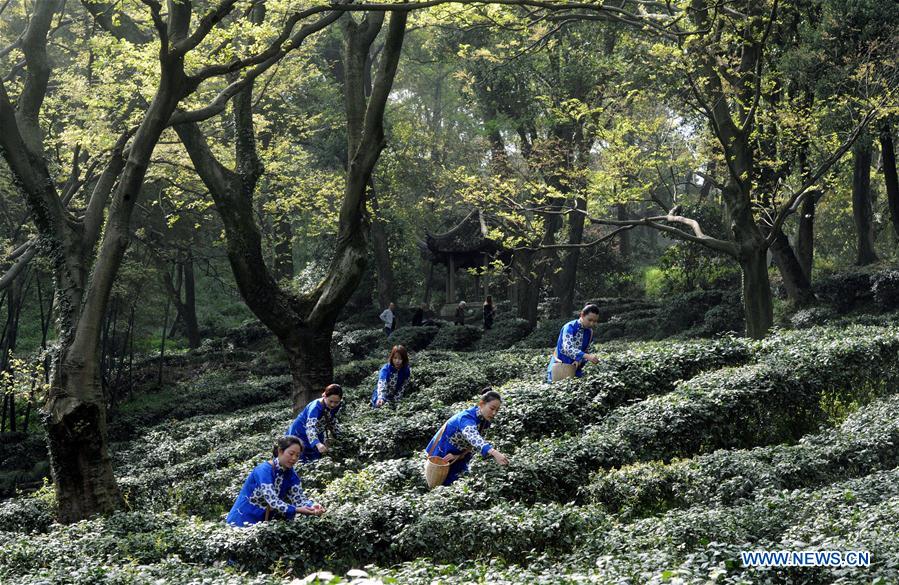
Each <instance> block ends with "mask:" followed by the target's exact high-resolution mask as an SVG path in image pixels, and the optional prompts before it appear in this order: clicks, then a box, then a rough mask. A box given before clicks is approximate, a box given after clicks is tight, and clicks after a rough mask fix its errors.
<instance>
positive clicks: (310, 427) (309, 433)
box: [306, 416, 318, 445]
mask: <svg viewBox="0 0 899 585" xmlns="http://www.w3.org/2000/svg"><path fill="white" fill-rule="evenodd" d="M306 439H307V440H308V441H309V444H310V445H314V444H316V443H318V419H317V418H312V417H311V416H310V417H309V418H307V419H306Z"/></svg>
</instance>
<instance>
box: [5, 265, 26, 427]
mask: <svg viewBox="0 0 899 585" xmlns="http://www.w3.org/2000/svg"><path fill="white" fill-rule="evenodd" d="M28 276H29V273H28V271H27V270H26V271H24V272H22V273H20V274H19V275H18V276H17V277H16V278H15V279H13V282H12V283H11V284H10V285H9V287H8V288H7V289H6V323H5V325H4V327H3V341H2V342H0V372H6V371H8V370H9V369H10V367H9V366H10V361H9V360H10V357H12V356H11V354H12V352H14V351H15V349H16V341H17V339H18V335H19V315H20V314H21V312H22V297H23V296H24V290H25V281H26V279H27V278H28ZM3 400H4V402H3V418H2V421H0V422H2V424H0V431H5V430H6V419H7V418H8V419H9V430H10V431H12V432H16V395H15V394H14V393H13V392H9V393H4V394H3Z"/></svg>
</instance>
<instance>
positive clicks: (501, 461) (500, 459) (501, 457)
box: [487, 449, 509, 465]
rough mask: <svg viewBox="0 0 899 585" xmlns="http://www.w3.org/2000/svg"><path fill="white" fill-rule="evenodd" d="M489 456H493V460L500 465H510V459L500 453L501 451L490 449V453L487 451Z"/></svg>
mask: <svg viewBox="0 0 899 585" xmlns="http://www.w3.org/2000/svg"><path fill="white" fill-rule="evenodd" d="M487 454H488V455H493V458H494V459H496V462H497V463H499V464H500V465H508V464H509V458H508V457H506V456H505V455H503V454H502V453H500V452H499V451H497V450H496V449H490V450H489V451H487Z"/></svg>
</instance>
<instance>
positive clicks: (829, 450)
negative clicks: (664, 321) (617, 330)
mask: <svg viewBox="0 0 899 585" xmlns="http://www.w3.org/2000/svg"><path fill="white" fill-rule="evenodd" d="M646 308H647V307H638V308H636V309H635V310H645V309H646ZM705 315H706V316H707V315H708V311H707V312H705ZM878 317H879V318H880V320H881V321H883V320H884V318H883V316H878ZM703 319H705V317H703ZM853 320H854V321H856V322H854V323H853V322H849V321H847V322H846V323H843V324H841V325H835V324H830V325H827V326H824V327H821V326H814V327H811V328H808V329H802V330H797V331H776V332H774V334H773V335H772V336H770V337H769V338H767V339H765V340H763V341H760V342H754V341H748V340H745V339H741V338H736V337H719V338H713V339H707V340H698V341H664V342H650V343H614V344H597V346H596V347H595V351H596V352H597V353H598V354H599V355H600V357H601V360H600V363H599V364H597V365H595V366H593V365H591V366H589V367H588V368H587V370H586V374H585V376H584V377H583V378H580V379H575V380H568V381H565V382H561V383H557V384H553V385H548V384H545V383H544V382H543V377H544V375H545V368H546V364H547V360H548V359H549V351H550V350H549V348H550V347H551V345H552V342H553V341H554V340H555V336H556V335H557V334H558V328H557V327H556V325H558V324H553V326H552V329H554V330H553V331H552V333H551V334H550V335H549V337H550V339H549V341H548V342H544V343H543V344H542V345H540V346H538V347H537V348H535V349H527V348H524V347H519V348H516V349H511V350H505V351H486V349H487V347H489V346H488V345H487V336H485V337H484V338H482V339H481V341H480V342H479V343H478V344H476V347H480V348H482V349H481V351H477V352H465V353H457V352H455V351H453V350H448V349H440V348H437V347H436V344H435V343H432V344H430V345H429V346H428V348H427V349H424V350H421V351H418V352H416V353H415V354H414V355H413V357H412V371H413V378H412V381H411V382H410V385H409V387H408V388H407V393H406V396H405V397H404V399H403V400H402V401H401V402H400V403H399V404H398V405H396V406H395V407H388V408H382V409H378V410H373V409H371V408H370V407H369V406H368V399H369V397H370V394H371V390H372V388H373V385H374V383H375V376H376V372H377V369H378V367H380V365H381V364H383V362H384V359H385V358H386V354H385V355H380V353H384V347H385V346H386V345H385V342H384V339H383V332H380V331H379V332H378V333H379V334H380V336H381V338H380V339H379V340H378V342H377V345H378V348H379V349H377V350H376V351H377V352H379V353H378V354H376V355H375V356H374V357H372V358H371V359H367V360H362V361H354V362H351V363H348V364H345V365H342V366H340V367H338V369H337V372H336V375H337V377H338V379H339V380H340V381H341V383H343V384H345V386H346V395H345V399H346V405H345V410H344V413H343V415H342V424H343V432H342V433H341V435H340V436H339V437H338V438H337V440H336V441H335V442H334V443H333V444H332V447H333V449H332V451H331V453H329V455H328V456H326V457H325V458H324V459H322V460H321V461H318V462H316V463H315V464H312V465H307V466H303V467H302V468H301V469H300V470H299V471H300V474H301V476H302V477H303V485H304V489H305V490H306V492H307V494H308V495H309V496H310V497H312V498H314V499H315V500H316V501H319V502H321V503H323V504H324V505H325V506H326V507H327V508H328V512H327V513H326V514H325V515H324V516H322V517H320V518H310V517H302V518H300V519H298V521H295V522H271V523H266V524H262V525H257V526H254V527H251V528H245V529H237V528H233V527H228V526H225V525H224V523H223V518H224V514H225V512H226V511H227V510H228V508H229V507H230V505H231V503H232V502H233V499H234V497H235V495H236V494H237V492H238V491H239V490H240V487H241V485H242V483H243V480H244V479H245V477H246V474H247V473H249V471H250V470H251V469H252V468H253V467H254V466H255V465H256V464H258V463H259V462H260V461H263V460H265V459H267V458H268V457H269V456H270V452H269V451H268V449H269V447H270V445H271V444H272V442H273V441H274V439H275V438H276V437H278V436H280V435H281V434H283V433H284V431H285V429H286V428H287V425H288V423H289V422H290V420H291V418H292V412H291V409H290V404H289V403H288V401H287V400H286V389H287V386H286V384H288V383H289V379H288V378H287V377H286V376H255V377H248V376H245V375H244V374H241V373H240V369H239V368H237V369H233V370H231V371H228V372H216V371H214V370H212V369H210V370H207V371H204V372H201V373H200V374H199V375H198V376H197V379H196V380H192V381H190V382H189V383H182V384H181V385H170V387H169V388H165V389H163V390H162V391H157V392H155V393H149V394H140V395H139V396H138V397H137V398H135V400H134V401H132V402H126V403H125V404H123V405H122V409H121V412H120V415H121V416H122V417H131V418H130V420H131V421H132V423H133V424H134V425H135V428H134V429H133V430H129V431H128V432H121V431H120V432H118V433H117V434H116V437H117V440H116V442H115V443H114V444H113V445H112V449H111V451H112V455H113V461H114V466H115V468H116V472H117V477H118V479H119V485H120V487H121V489H122V492H123V495H124V497H125V499H126V502H127V505H128V507H129V510H128V511H125V512H121V513H117V514H114V515H112V516H109V517H106V518H97V519H93V520H89V521H84V522H80V523H77V524H73V525H71V526H60V525H58V524H54V523H53V522H52V518H53V514H54V507H53V506H54V504H53V497H52V494H50V493H48V492H47V491H46V490H44V491H42V492H41V493H39V494H38V495H36V496H19V497H16V498H13V499H11V500H7V501H3V502H0V582H4V583H5V582H11V583H13V582H14V583H26V584H34V585H37V584H38V583H41V584H44V583H79V584H81V583H83V584H88V583H91V584H93V583H110V584H111V583H117V584H119V583H140V584H144V583H146V584H148V585H149V584H150V583H153V584H154V585H157V584H159V583H166V582H171V583H235V584H238V583H239V584H244V583H262V582H266V583H287V582H290V580H291V579H293V578H294V577H303V576H305V575H309V574H310V573H312V572H314V571H323V570H327V571H332V572H335V573H337V575H338V576H336V577H333V575H332V576H324V577H325V578H327V579H328V580H329V582H335V583H336V582H351V581H354V580H358V581H359V582H362V581H363V580H364V579H370V581H365V582H379V581H383V582H385V583H394V582H398V583H432V582H444V583H463V582H464V583H468V582H489V583H537V582H539V583H573V582H600V583H606V582H609V583H611V582H629V583H675V582H683V583H705V582H714V583H785V584H786V583H831V582H839V583H871V582H879V583H884V584H885V583H893V582H897V581H899V572H897V571H899V568H897V565H899V563H897V562H896V559H899V542H897V540H896V538H895V534H896V533H897V532H899V520H897V518H899V481H897V479H899V467H897V465H899V452H897V450H896V448H895V445H896V441H897V439H899V422H897V420H899V419H897V418H896V417H895V412H896V409H897V407H899V396H894V395H893V394H895V393H894V390H893V389H894V388H895V387H896V383H897V382H899V327H897V326H896V325H887V326H882V325H880V326H878V325H870V324H869V325H862V324H859V323H858V322H859V321H864V319H861V318H858V319H855V318H853ZM702 323H703V324H705V321H703V322H702ZM497 324H499V321H498V322H497ZM559 326H560V325H559ZM460 329H461V328H460ZM548 330H549V329H548ZM359 331H365V330H364V329H361V330H359ZM398 332H399V330H398ZM351 333H352V332H351ZM454 335H456V334H454ZM459 335H461V333H460V334H459ZM525 341H526V340H525ZM522 343H523V342H522ZM519 345H521V343H519ZM357 351H358V352H361V351H362V350H361V349H358V350H357ZM367 353H370V352H367ZM253 359H255V358H253ZM487 385H492V386H494V387H496V388H498V389H499V391H500V392H501V394H502V395H503V397H504V404H503V407H502V409H501V411H500V413H499V415H498V417H497V420H496V422H495V425H494V426H493V427H492V428H491V429H490V431H489V432H488V435H487V436H488V439H489V440H490V441H491V442H493V443H494V444H495V445H497V447H498V448H499V449H501V450H502V451H503V452H505V453H507V454H508V455H509V457H510V460H511V464H510V466H509V467H499V466H497V465H496V464H495V463H494V462H493V461H492V460H490V459H488V460H486V461H485V460H481V458H480V457H475V458H474V461H473V463H472V470H471V473H469V474H468V475H467V476H465V477H464V478H462V479H460V480H459V481H457V482H456V483H455V484H453V485H452V486H449V487H441V488H438V489H435V490H433V491H429V490H428V489H427V487H426V486H425V484H424V480H423V477H422V474H421V468H422V458H421V451H422V449H423V448H424V446H425V444H426V443H427V441H428V439H429V438H430V437H431V435H432V434H433V433H434V432H436V430H437V429H438V428H439V426H440V425H441V424H442V422H443V421H444V420H445V419H446V418H447V417H448V416H450V415H451V414H453V413H454V412H457V411H458V410H459V409H460V408H462V407H465V406H467V405H470V404H472V403H473V401H474V400H475V399H476V397H477V395H478V393H479V392H480V391H481V390H482V389H483V387H484V386H487ZM194 390H195V391H196V395H197V396H198V397H199V402H198V405H194V404H193V403H192V398H193V396H194V394H193V393H192V392H193V391H194ZM215 391H218V392H219V393H220V398H221V400H222V402H223V403H224V406H223V405H222V404H219V403H218V402H214V401H213V397H214V396H216V394H215ZM185 396H190V399H184V397H185ZM163 397H165V400H163V399H162V398H163ZM168 402H171V403H170V404H169V403H168ZM200 408H203V409H208V411H207V412H204V411H203V410H200ZM119 424H122V423H119ZM3 453H7V455H5V456H6V460H12V459H14V458H15V452H13V451H9V450H7V451H3ZM757 549H772V550H783V549H815V550H832V549H836V550H869V551H871V552H872V555H873V557H872V558H873V560H874V563H873V564H872V566H871V567H869V568H865V569H851V568H848V567H844V568H833V569H831V568H820V569H798V568H791V569H779V570H767V571H761V570H757V569H751V568H745V567H742V566H741V564H740V562H739V558H740V557H739V552H740V551H742V550H757ZM361 567H365V571H366V575H367V576H366V577H363V576H360V575H361V574H360V573H352V574H347V571H349V570H350V569H353V568H356V569H358V568H361ZM345 574H346V577H340V575H345ZM332 577H333V579H332ZM678 580H681V581H678ZM311 581H312V577H310V579H309V580H308V582H311Z"/></svg>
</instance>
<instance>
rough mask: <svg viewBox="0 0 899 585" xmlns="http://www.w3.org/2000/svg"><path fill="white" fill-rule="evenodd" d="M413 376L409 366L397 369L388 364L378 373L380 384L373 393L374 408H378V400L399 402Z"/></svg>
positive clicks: (372, 403)
mask: <svg viewBox="0 0 899 585" xmlns="http://www.w3.org/2000/svg"><path fill="white" fill-rule="evenodd" d="M411 375H412V370H411V369H410V368H409V366H408V365H407V366H403V367H402V368H399V369H397V368H395V367H394V365H393V364H391V363H389V362H388V363H386V364H384V365H383V366H382V367H381V371H380V372H379V373H378V384H377V386H375V389H374V391H373V392H372V393H371V406H372V408H377V407H378V400H383V401H384V402H385V403H386V402H397V401H399V400H400V399H401V398H402V397H403V387H404V386H405V384H406V382H407V381H408V380H409V376H411Z"/></svg>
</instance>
